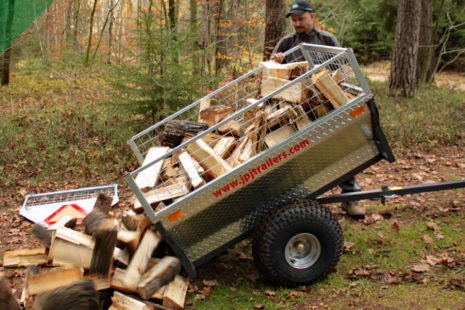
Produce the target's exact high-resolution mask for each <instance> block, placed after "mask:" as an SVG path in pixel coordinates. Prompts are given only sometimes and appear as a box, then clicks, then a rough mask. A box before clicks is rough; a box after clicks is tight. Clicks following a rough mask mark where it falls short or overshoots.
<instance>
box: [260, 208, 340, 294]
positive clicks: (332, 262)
mask: <svg viewBox="0 0 465 310" xmlns="http://www.w3.org/2000/svg"><path fill="white" fill-rule="evenodd" d="M299 234H312V235H313V236H314V237H316V239H318V241H319V244H320V250H321V252H320V255H319V257H318V259H317V260H316V261H315V262H314V263H313V264H312V265H311V266H309V267H307V268H301V269H299V268H296V267H295V266H292V265H291V264H289V263H288V262H287V261H286V257H285V249H286V245H287V243H288V241H289V240H291V239H292V238H293V237H294V236H297V235H299ZM343 245H344V239H343V234H342V229H341V226H340V225H339V223H338V221H337V220H336V219H335V218H334V216H333V215H332V214H331V212H330V211H329V210H328V209H326V208H325V207H323V206H321V205H319V204H318V203H316V202H313V201H298V202H295V203H293V204H290V205H286V206H284V207H281V208H277V209H276V210H274V211H272V212H271V213H269V214H268V215H266V216H265V217H264V219H263V221H262V222H261V224H260V225H259V226H258V227H257V229H256V230H255V232H254V235H253V244H252V250H253V257H254V262H255V264H256V265H257V268H258V269H259V270H260V271H261V272H262V273H263V274H264V275H265V276H266V277H267V278H268V280H269V281H270V282H272V283H273V284H276V285H279V286H286V287H296V286H300V285H306V284H311V283H313V282H316V281H319V280H322V279H323V278H325V277H326V276H327V275H328V274H329V273H330V272H331V270H332V269H333V268H334V267H335V266H336V265H337V263H338V261H339V257H340V256H341V254H342V250H343Z"/></svg>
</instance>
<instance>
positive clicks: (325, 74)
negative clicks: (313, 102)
mask: <svg viewBox="0 0 465 310" xmlns="http://www.w3.org/2000/svg"><path fill="white" fill-rule="evenodd" d="M312 83H313V84H314V85H315V87H316V88H318V90H319V91H320V92H321V93H322V94H323V96H325V97H326V99H328V100H329V101H330V102H331V104H332V105H333V107H334V108H338V107H340V106H341V105H343V104H344V103H346V102H348V101H349V98H347V96H346V94H345V93H344V91H343V90H342V89H341V87H340V86H339V85H337V83H336V82H335V81H334V80H333V78H332V77H331V74H330V72H329V71H328V70H327V69H326V68H324V69H323V70H321V71H319V72H318V73H315V74H313V76H312Z"/></svg>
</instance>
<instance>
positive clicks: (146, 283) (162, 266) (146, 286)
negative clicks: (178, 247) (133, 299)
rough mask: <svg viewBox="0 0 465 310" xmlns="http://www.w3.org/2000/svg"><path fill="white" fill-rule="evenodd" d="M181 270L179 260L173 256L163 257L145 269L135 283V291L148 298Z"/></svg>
mask: <svg viewBox="0 0 465 310" xmlns="http://www.w3.org/2000/svg"><path fill="white" fill-rule="evenodd" d="M180 271H181V261H180V260H179V258H177V257H174V256H165V257H163V258H162V259H161V260H160V262H158V264H156V265H154V266H153V267H152V268H150V269H149V270H147V272H146V273H145V274H144V275H143V276H142V279H141V280H140V282H139V284H138V285H137V292H138V293H139V296H140V297H142V298H143V299H149V298H150V297H152V295H153V294H154V293H155V292H157V291H158V290H159V289H160V288H161V287H162V286H163V285H165V284H168V283H169V282H171V281H172V280H173V279H174V277H175V276H176V275H177V274H178V273H179V272H180Z"/></svg>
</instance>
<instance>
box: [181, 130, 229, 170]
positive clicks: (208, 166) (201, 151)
mask: <svg viewBox="0 0 465 310" xmlns="http://www.w3.org/2000/svg"><path fill="white" fill-rule="evenodd" d="M187 151H188V152H189V154H190V155H191V156H192V157H194V158H195V159H196V160H197V161H198V162H199V164H200V165H201V166H202V167H204V168H205V170H206V173H207V174H209V175H210V176H211V177H213V178H217V177H219V176H220V175H222V174H224V173H226V172H228V171H229V170H231V166H229V165H228V164H227V163H226V162H225V161H224V160H223V159H222V158H221V157H220V156H219V155H218V154H216V153H215V151H214V150H213V149H212V148H211V147H209V146H208V145H207V144H206V143H205V142H203V141H202V140H200V139H199V140H196V141H193V142H192V143H190V144H189V145H188V146H187Z"/></svg>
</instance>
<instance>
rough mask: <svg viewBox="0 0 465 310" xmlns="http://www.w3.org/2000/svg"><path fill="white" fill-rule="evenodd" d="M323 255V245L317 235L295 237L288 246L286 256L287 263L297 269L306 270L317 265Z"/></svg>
mask: <svg viewBox="0 0 465 310" xmlns="http://www.w3.org/2000/svg"><path fill="white" fill-rule="evenodd" d="M320 255H321V244H320V241H318V238H317V237H315V235H313V234H310V233H302V234H298V235H295V236H294V237H292V238H291V239H289V241H288V242H287V244H286V248H285V250H284V256H285V258H286V261H287V263H288V264H289V265H290V266H291V267H293V268H296V269H305V268H308V267H310V266H312V265H313V264H315V263H316V261H317V260H318V258H319V257H320Z"/></svg>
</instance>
